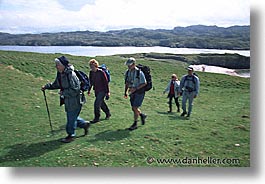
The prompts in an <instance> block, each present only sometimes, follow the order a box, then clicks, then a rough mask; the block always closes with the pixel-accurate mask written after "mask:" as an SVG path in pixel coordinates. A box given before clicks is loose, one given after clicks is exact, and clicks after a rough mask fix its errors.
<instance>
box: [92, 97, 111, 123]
mask: <svg viewBox="0 0 265 184" xmlns="http://www.w3.org/2000/svg"><path fill="white" fill-rule="evenodd" d="M95 96H96V100H95V102H94V113H95V119H97V120H99V117H100V109H102V110H103V112H105V114H106V115H109V114H110V110H109V108H108V106H107V104H106V103H105V101H104V98H105V96H106V93H105V92H99V93H98V94H96V95H95Z"/></svg>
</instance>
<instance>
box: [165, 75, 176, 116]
mask: <svg viewBox="0 0 265 184" xmlns="http://www.w3.org/2000/svg"><path fill="white" fill-rule="evenodd" d="M179 85H180V82H179V80H178V77H177V75H176V74H172V76H171V80H170V81H169V83H168V85H167V88H166V89H165V90H164V92H163V93H164V94H165V93H166V92H168V95H167V98H169V101H168V104H169V111H168V113H171V112H172V99H173V98H174V100H175V103H176V106H177V108H178V112H180V110H179V101H178V97H179V96H178V93H179Z"/></svg>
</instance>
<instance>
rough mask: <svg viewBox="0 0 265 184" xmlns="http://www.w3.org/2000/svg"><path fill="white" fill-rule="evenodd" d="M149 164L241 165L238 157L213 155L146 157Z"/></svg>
mask: <svg viewBox="0 0 265 184" xmlns="http://www.w3.org/2000/svg"><path fill="white" fill-rule="evenodd" d="M146 162H147V163H148V164H152V163H157V164H176V165H239V164H240V160H239V159H238V158H213V157H206V158H200V157H194V158H191V157H183V158H154V157H148V158H147V159H146Z"/></svg>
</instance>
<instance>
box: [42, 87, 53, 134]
mask: <svg viewBox="0 0 265 184" xmlns="http://www.w3.org/2000/svg"><path fill="white" fill-rule="evenodd" d="M42 92H43V96H44V100H45V103H46V109H47V113H48V117H49V122H50V127H51V132H53V128H52V121H51V116H50V111H49V107H48V103H47V98H46V94H45V90H42Z"/></svg>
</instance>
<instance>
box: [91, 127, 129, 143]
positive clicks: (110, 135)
mask: <svg viewBox="0 0 265 184" xmlns="http://www.w3.org/2000/svg"><path fill="white" fill-rule="evenodd" d="M129 136H130V131H129V130H126V129H118V130H115V131H111V130H106V131H104V132H100V133H98V134H96V135H95V139H93V140H90V141H89V142H97V141H119V140H122V139H125V138H127V137H129Z"/></svg>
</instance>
